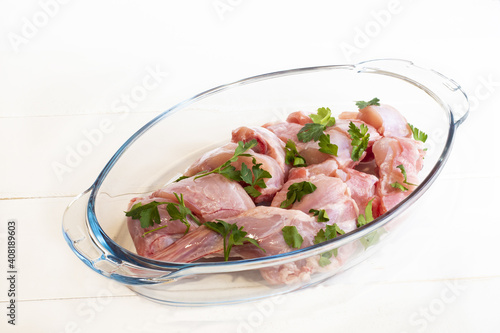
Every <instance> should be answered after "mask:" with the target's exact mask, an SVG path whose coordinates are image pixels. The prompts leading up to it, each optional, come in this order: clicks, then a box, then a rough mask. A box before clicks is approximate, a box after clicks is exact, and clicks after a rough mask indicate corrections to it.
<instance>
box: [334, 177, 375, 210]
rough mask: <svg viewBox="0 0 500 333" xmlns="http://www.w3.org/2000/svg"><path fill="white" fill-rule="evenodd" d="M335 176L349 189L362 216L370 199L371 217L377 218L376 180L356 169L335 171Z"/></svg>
mask: <svg viewBox="0 0 500 333" xmlns="http://www.w3.org/2000/svg"><path fill="white" fill-rule="evenodd" d="M335 176H336V177H339V178H340V179H341V180H342V181H343V182H344V183H345V184H346V185H347V187H348V188H349V190H350V192H351V198H352V199H353V200H354V201H355V202H356V205H357V206H358V209H359V211H360V212H361V213H363V214H364V212H365V208H366V206H367V205H368V202H369V201H370V200H372V199H374V201H373V202H372V214H373V217H377V216H378V214H377V213H378V208H377V207H378V201H379V198H378V196H377V194H376V185H377V183H378V178H377V177H375V176H374V175H370V174H367V173H364V172H361V171H358V170H356V169H337V170H335Z"/></svg>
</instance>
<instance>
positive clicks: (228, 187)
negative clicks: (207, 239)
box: [151, 174, 255, 222]
mask: <svg viewBox="0 0 500 333" xmlns="http://www.w3.org/2000/svg"><path fill="white" fill-rule="evenodd" d="M174 193H177V194H178V195H180V194H182V195H183V196H184V202H185V204H186V207H188V208H189V209H190V210H191V211H192V212H193V214H194V215H196V216H197V217H199V218H200V219H201V221H202V222H204V221H212V220H214V219H223V218H226V217H230V216H235V215H238V214H240V213H242V212H244V211H246V210H248V209H250V208H253V207H255V204H254V203H253V201H252V199H251V198H250V196H249V195H248V194H247V193H246V192H245V190H244V189H243V187H241V185H240V184H238V183H237V182H233V181H231V180H229V179H227V178H226V177H224V176H221V175H219V174H210V175H208V176H205V177H201V178H198V179H194V177H191V178H186V179H183V180H180V181H178V182H175V183H171V184H168V185H167V186H165V187H163V188H161V189H159V190H158V191H156V192H154V193H153V194H152V195H151V196H152V197H156V198H164V199H167V200H175V194H174Z"/></svg>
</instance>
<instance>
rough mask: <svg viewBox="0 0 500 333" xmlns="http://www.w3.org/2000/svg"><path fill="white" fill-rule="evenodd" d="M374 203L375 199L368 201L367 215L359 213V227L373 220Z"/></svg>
mask: <svg viewBox="0 0 500 333" xmlns="http://www.w3.org/2000/svg"><path fill="white" fill-rule="evenodd" d="M372 204H373V199H371V200H370V201H368V204H367V205H366V207H365V215H364V216H363V215H361V214H359V216H358V228H359V227H362V226H364V225H366V224H368V223H370V222H371V221H373V213H372Z"/></svg>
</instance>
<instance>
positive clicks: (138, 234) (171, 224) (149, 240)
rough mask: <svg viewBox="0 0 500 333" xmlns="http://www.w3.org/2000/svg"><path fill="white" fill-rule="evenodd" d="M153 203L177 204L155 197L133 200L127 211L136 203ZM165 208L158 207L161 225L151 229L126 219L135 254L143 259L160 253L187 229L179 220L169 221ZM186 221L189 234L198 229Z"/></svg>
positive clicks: (162, 206)
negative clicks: (188, 224)
mask: <svg viewBox="0 0 500 333" xmlns="http://www.w3.org/2000/svg"><path fill="white" fill-rule="evenodd" d="M153 201H156V202H173V203H177V200H165V199H164V198H156V197H152V198H151V197H150V198H134V199H132V200H131V201H130V204H129V209H130V208H131V207H132V206H133V205H135V204H137V203H138V202H140V203H142V204H143V205H146V204H148V203H150V202H153ZM165 207H166V205H161V206H158V211H159V213H160V220H161V224H155V225H154V226H152V227H148V228H142V227H141V224H140V223H138V221H136V220H132V218H131V217H128V218H127V226H128V230H129V233H130V236H131V237H132V241H133V242H134V245H135V249H136V250H137V254H139V255H141V256H144V257H151V256H152V255H153V254H155V253H157V252H159V251H161V250H162V249H164V248H166V247H167V246H169V245H170V244H172V243H173V242H175V241H176V240H178V239H179V238H181V237H182V236H183V235H184V233H185V232H186V228H187V227H186V225H185V224H184V223H182V222H181V221H179V220H173V221H170V215H169V214H168V212H167V210H166V209H165ZM187 220H188V221H189V222H190V224H191V226H190V227H189V232H192V231H193V230H194V229H196V228H197V227H198V225H197V224H196V223H194V221H193V220H192V219H191V218H190V217H187ZM159 227H161V228H162V229H160V230H157V231H154V232H151V233H148V234H146V235H144V233H146V232H148V231H151V230H153V229H156V228H159Z"/></svg>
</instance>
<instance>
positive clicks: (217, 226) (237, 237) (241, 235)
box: [204, 220, 266, 261]
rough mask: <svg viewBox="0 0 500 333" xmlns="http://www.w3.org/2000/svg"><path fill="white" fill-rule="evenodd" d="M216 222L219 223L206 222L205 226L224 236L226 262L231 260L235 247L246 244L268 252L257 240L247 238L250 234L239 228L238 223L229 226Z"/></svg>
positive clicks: (220, 221) (222, 222)
mask: <svg viewBox="0 0 500 333" xmlns="http://www.w3.org/2000/svg"><path fill="white" fill-rule="evenodd" d="M216 221H217V222H205V224H204V225H205V226H206V227H207V228H209V229H211V230H213V231H215V232H217V233H219V234H220V235H221V236H222V238H223V244H224V260H225V261H228V260H229V253H230V252H231V249H232V248H233V246H235V245H243V244H244V243H251V244H253V245H255V246H257V247H258V248H259V249H261V250H262V251H264V252H266V250H264V249H263V248H262V247H261V246H260V245H259V243H258V242H257V241H256V240H255V239H253V238H250V237H246V235H247V234H248V233H247V232H246V231H243V227H240V228H238V226H237V225H236V223H233V224H229V223H227V222H225V221H223V220H216Z"/></svg>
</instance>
